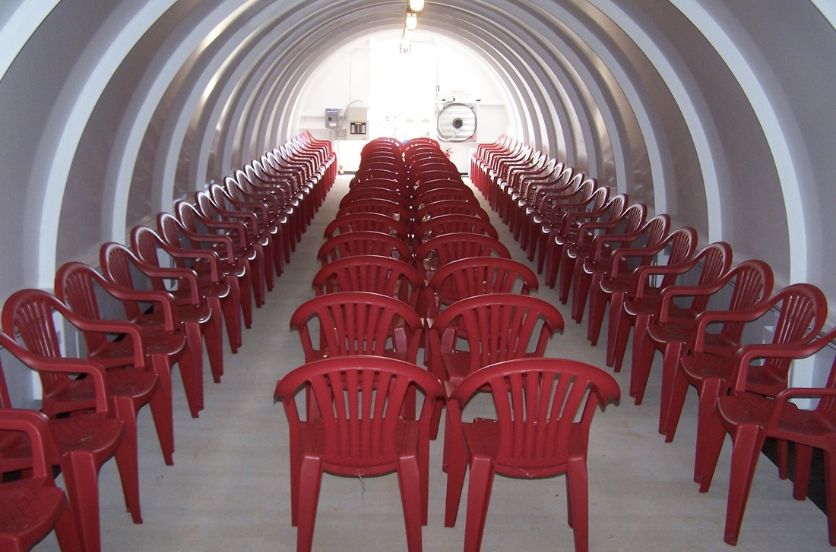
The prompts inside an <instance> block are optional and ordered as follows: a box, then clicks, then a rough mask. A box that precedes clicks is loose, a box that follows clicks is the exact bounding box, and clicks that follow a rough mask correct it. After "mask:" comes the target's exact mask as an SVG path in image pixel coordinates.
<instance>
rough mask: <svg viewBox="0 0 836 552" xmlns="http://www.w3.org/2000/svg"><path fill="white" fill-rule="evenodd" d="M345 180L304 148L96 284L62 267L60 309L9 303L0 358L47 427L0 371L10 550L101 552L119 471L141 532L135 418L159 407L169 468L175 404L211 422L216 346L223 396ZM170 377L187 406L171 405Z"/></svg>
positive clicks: (137, 247) (139, 248)
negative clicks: (107, 483)
mask: <svg viewBox="0 0 836 552" xmlns="http://www.w3.org/2000/svg"><path fill="white" fill-rule="evenodd" d="M337 166H338V165H337V162H336V156H335V155H334V153H333V152H332V151H331V145H330V142H327V141H321V140H316V139H314V138H313V137H312V136H311V135H310V134H309V133H307V132H305V133H303V134H300V135H299V136H297V137H295V138H293V139H291V140H289V141H287V142H285V143H283V144H281V145H279V146H278V147H276V148H274V149H272V150H270V151H267V152H265V153H264V154H263V155H261V156H260V157H259V158H258V159H253V160H252V161H250V162H249V163H247V164H246V165H244V166H243V167H241V168H240V169H237V170H235V171H233V173H232V174H231V175H229V176H226V177H225V178H224V179H223V182H224V183H223V185H221V184H214V183H210V184H209V185H207V187H206V190H205V191H200V192H197V193H196V194H195V197H194V201H193V202H190V201H185V200H183V201H179V202H177V203H176V204H174V205H173V206H172V212H170V213H169V212H165V213H159V214H158V216H157V217H156V219H157V230H155V229H152V228H149V227H146V226H137V227H135V228H133V229H132V231H131V232H130V236H131V240H130V244H129V245H123V244H119V243H106V244H103V245H102V247H101V249H100V258H99V264H100V269H97V268H94V267H92V266H88V265H86V264H83V263H79V262H70V263H66V264H64V265H63V266H62V267H60V268H59V270H58V271H57V273H56V276H55V284H54V295H53V294H52V293H49V292H46V291H43V290H39V289H21V290H18V291H17V292H15V293H13V294H12V295H11V296H10V297H9V298H8V299H7V300H6V301H5V304H4V305H3V309H2V314H3V316H2V322H3V328H2V329H3V331H2V333H0V347H2V348H4V349H5V350H7V351H9V352H10V353H11V354H12V355H13V356H16V357H17V358H18V360H20V361H21V363H22V364H23V365H24V366H26V367H28V368H30V369H32V370H33V371H35V372H37V375H38V376H39V378H40V381H41V387H42V389H43V395H42V407H41V412H26V411H20V410H14V409H12V408H11V404H10V397H9V393H8V390H7V388H6V383H5V379H4V375H3V372H2V367H0V426H2V431H0V433H2V435H0V474H2V475H4V479H8V478H6V477H5V476H6V474H7V473H8V474H10V477H11V478H12V479H14V478H16V477H20V478H22V480H21V481H20V482H14V483H8V484H6V483H4V484H2V485H0V487H2V488H0V495H2V497H0V502H2V504H0V510H2V518H3V521H4V527H3V529H2V530H0V543H2V544H0V548H2V549H3V550H7V549H9V550H29V549H30V548H31V547H32V546H33V545H34V544H35V543H36V542H37V541H38V540H40V539H41V538H43V536H44V535H45V534H46V533H48V532H49V531H50V530H51V529H52V528H53V527H54V528H55V531H56V533H57V536H58V541H59V545H60V546H61V547H62V549H63V550H65V551H70V550H84V551H86V552H98V551H100V550H101V529H100V527H99V490H98V485H99V483H98V471H99V469H100V468H101V466H102V464H103V463H105V462H106V461H107V460H109V459H110V458H115V459H116V462H117V464H118V468H119V472H120V479H121V481H122V486H123V491H124V495H125V504H126V506H127V510H128V512H129V513H130V514H131V517H132V519H133V521H134V522H135V523H142V513H141V509H140V497H139V487H140V486H139V468H138V452H137V451H138V445H137V439H138V434H139V433H140V431H138V428H137V424H138V419H137V412H138V411H139V410H140V409H141V408H142V407H144V406H145V405H149V406H150V410H151V414H152V416H153V422H154V425H155V426H156V430H157V436H158V439H159V442H160V448H161V449H162V454H163V460H164V462H165V463H166V464H167V465H171V464H173V463H174V416H173V412H174V401H180V400H185V401H186V404H187V406H188V409H189V412H190V414H191V415H192V416H193V417H195V418H196V417H198V415H199V412H200V411H201V410H202V409H204V407H205V405H204V393H203V390H204V387H203V378H204V374H203V372H204V366H203V352H204V343H205V347H206V352H207V353H208V357H209V365H210V372H211V376H212V378H213V381H214V382H216V383H220V381H221V376H222V375H223V373H224V358H223V355H224V341H226V344H227V345H228V346H229V348H230V350H231V351H232V352H233V353H236V352H237V351H238V350H239V348H240V347H241V346H242V345H243V336H242V333H243V332H242V327H246V328H249V327H251V325H252V306H253V303H255V305H256V306H257V307H260V306H262V305H263V304H264V303H265V293H266V292H267V291H270V290H272V289H273V288H274V281H275V278H277V277H279V276H281V275H282V273H283V271H284V266H285V264H286V263H287V262H289V261H290V257H291V253H292V252H293V251H294V250H295V246H296V243H297V242H298V241H299V240H300V239H301V237H302V234H303V233H304V231H305V230H306V228H307V227H308V225H310V223H311V220H312V218H313V216H314V215H315V214H316V212H317V211H318V210H319V207H320V205H321V204H322V202H323V201H324V199H325V194H327V192H328V191H329V190H330V189H331V187H332V186H333V184H334V179H335V178H336V175H337ZM407 251H408V253H409V255H410V259H411V251H410V250H407ZM105 301H106V302H107V304H106V305H105V304H104V303H103V302H105ZM111 303H112V304H111ZM399 304H400V302H399ZM118 305H121V307H122V311H123V312H118V313H117V314H116V315H115V316H116V318H109V317H110V316H114V314H113V312H112V311H113V310H114V307H116V306H118ZM116 310H117V311H118V309H116ZM242 318H243V321H244V323H243V325H242V323H241V320H242ZM401 319H403V317H401ZM224 321H225V322H226V324H225V326H226V329H227V336H226V340H224V336H223V327H224ZM412 322H414V323H415V326H416V328H417V330H416V331H418V332H419V335H420V331H422V330H423V324H422V322H421V321H420V320H417V321H416V320H412ZM399 331H400V330H399ZM65 332H69V333H70V334H71V335H73V334H75V337H77V338H78V343H79V345H78V349H79V352H78V353H77V355H78V357H79V358H76V357H73V356H71V353H72V352H73V349H74V347H72V346H70V347H69V350H67V349H68V347H67V346H66V345H62V343H61V340H60V339H59V336H62V335H64V333H65ZM70 342H71V340H67V343H70ZM174 364H178V365H179V368H180V373H181V376H182V379H183V388H184V390H185V398H184V399H183V398H180V397H173V396H172V395H173V393H172V385H171V378H172V374H171V372H172V367H173V365H174ZM408 396H410V397H411V396H413V395H412V394H408ZM24 434H29V439H28V440H27V438H26V436H25V435H24ZM53 466H60V468H61V471H62V475H63V480H64V486H65V488H66V494H65V493H64V492H63V491H62V490H61V489H58V488H55V481H54V479H53V477H52V467H53Z"/></svg>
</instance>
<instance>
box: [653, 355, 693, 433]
mask: <svg viewBox="0 0 836 552" xmlns="http://www.w3.org/2000/svg"><path fill="white" fill-rule="evenodd" d="M688 386H689V383H688V380H687V379H686V378H685V376H684V375H683V374H682V372H680V371H677V372H676V373H675V374H674V376H673V382H672V385H671V390H670V395H669V398H668V399H667V400H668V407H667V415H666V417H665V419H664V420H663V419H662V417H661V415H660V416H659V423H660V424H664V425H663V426H662V427H663V429H660V430H659V433H663V434H664V435H665V442H667V443H670V442H671V441H673V438H674V435H676V427H677V426H678V425H679V418H680V416H681V415H682V407H683V405H684V404H685V396H686V395H687V394H688ZM663 400H664V399H663Z"/></svg>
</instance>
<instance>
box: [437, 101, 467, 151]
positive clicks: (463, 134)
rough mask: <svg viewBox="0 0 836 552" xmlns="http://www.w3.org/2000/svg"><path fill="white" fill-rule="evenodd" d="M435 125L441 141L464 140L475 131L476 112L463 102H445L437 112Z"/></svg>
mask: <svg viewBox="0 0 836 552" xmlns="http://www.w3.org/2000/svg"><path fill="white" fill-rule="evenodd" d="M436 125H437V126H438V139H439V140H441V141H442V142H466V141H467V140H469V139H471V138H472V137H473V135H474V134H475V133H476V112H475V111H473V108H472V107H470V106H469V105H465V104H463V103H451V104H447V105H446V106H444V108H443V109H442V110H441V111H440V112H439V113H438V119H437V120H436Z"/></svg>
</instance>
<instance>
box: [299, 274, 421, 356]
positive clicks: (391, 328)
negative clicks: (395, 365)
mask: <svg viewBox="0 0 836 552" xmlns="http://www.w3.org/2000/svg"><path fill="white" fill-rule="evenodd" d="M290 328H291V329H292V330H297V331H298V332H299V339H300V340H301V342H302V348H303V349H304V351H305V362H312V361H314V360H319V359H321V358H324V357H333V356H344V355H378V356H387V357H390V358H397V359H399V360H404V361H406V362H411V363H413V364H415V363H416V361H417V356H418V347H419V345H420V342H421V336H422V334H423V324H422V322H421V318H420V317H419V316H418V313H416V312H415V310H414V309H413V308H412V307H410V306H409V305H407V304H406V303H404V302H403V301H399V300H397V299H394V298H392V297H387V296H385V295H381V294H379V293H371V292H366V291H343V292H340V293H329V294H326V295H321V296H319V297H315V298H314V299H310V300H308V301H305V302H304V303H302V304H301V305H300V306H299V307H298V308H297V309H296V310H295V311H294V313H293V314H292V315H291V317H290ZM317 335H318V343H317Z"/></svg>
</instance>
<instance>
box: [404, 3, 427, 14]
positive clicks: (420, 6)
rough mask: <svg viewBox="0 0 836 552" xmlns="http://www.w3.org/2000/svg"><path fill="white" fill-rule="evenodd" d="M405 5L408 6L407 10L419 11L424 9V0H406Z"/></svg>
mask: <svg viewBox="0 0 836 552" xmlns="http://www.w3.org/2000/svg"><path fill="white" fill-rule="evenodd" d="M406 5H407V6H408V7H409V11H411V12H414V13H421V11H422V10H423V9H424V0H408V1H407V3H406Z"/></svg>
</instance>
